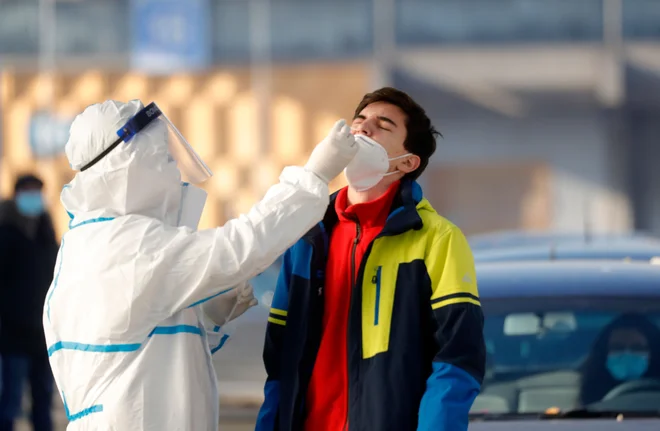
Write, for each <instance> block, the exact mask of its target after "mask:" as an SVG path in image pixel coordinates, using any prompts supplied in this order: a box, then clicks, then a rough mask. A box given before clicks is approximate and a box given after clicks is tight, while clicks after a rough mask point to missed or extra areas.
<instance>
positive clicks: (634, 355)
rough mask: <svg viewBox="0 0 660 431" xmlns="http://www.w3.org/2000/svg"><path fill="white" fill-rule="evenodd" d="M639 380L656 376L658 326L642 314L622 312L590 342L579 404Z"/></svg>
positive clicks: (659, 343) (659, 371)
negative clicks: (591, 343)
mask: <svg viewBox="0 0 660 431" xmlns="http://www.w3.org/2000/svg"><path fill="white" fill-rule="evenodd" d="M640 379H660V329H658V327H657V326H655V325H654V324H653V323H652V322H651V321H649V320H648V319H647V318H646V317H644V316H641V315H639V314H634V313H628V314H623V315H621V316H619V317H618V318H616V319H615V320H614V321H612V323H610V324H609V325H607V326H606V327H605V328H604V329H603V330H602V332H601V334H600V335H599V336H598V338H596V341H595V342H594V345H593V347H592V349H591V353H590V354H589V358H588V359H587V361H586V363H585V365H584V372H583V377H582V384H581V389H580V403H581V404H582V405H585V406H586V405H588V404H591V403H595V402H598V401H600V400H602V399H603V397H604V396H605V395H607V393H608V392H609V391H611V390H612V389H614V388H616V387H617V386H619V385H622V384H624V383H626V382H631V381H635V380H640Z"/></svg>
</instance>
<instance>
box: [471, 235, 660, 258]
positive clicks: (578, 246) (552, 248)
mask: <svg viewBox="0 0 660 431" xmlns="http://www.w3.org/2000/svg"><path fill="white" fill-rule="evenodd" d="M658 256H660V242H658V243H655V242H652V241H645V240H619V241H599V242H590V243H579V242H577V243H576V242H567V243H559V244H556V245H552V244H551V245H547V244H541V245H527V246H518V247H504V248H494V249H489V250H476V251H474V260H475V262H477V263H485V262H512V261H538V260H585V259H588V260H594V259H597V260H626V259H627V260H634V261H645V262H647V263H648V262H649V261H650V260H651V259H652V258H654V257H658Z"/></svg>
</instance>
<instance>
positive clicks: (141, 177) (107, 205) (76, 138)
mask: <svg viewBox="0 0 660 431" xmlns="http://www.w3.org/2000/svg"><path fill="white" fill-rule="evenodd" d="M143 107H144V106H143V105H142V103H141V102H140V101H139V100H132V101H130V102H128V103H122V102H117V101H114V100H108V101H106V102H103V103H100V104H95V105H92V106H89V107H88V108H87V109H85V110H84V111H83V113H82V114H80V115H78V116H77V117H76V119H75V120H74V121H73V123H72V124H71V129H70V131H69V141H68V142H67V144H66V147H65V151H66V155H67V158H68V159H69V163H70V165H71V167H72V168H73V169H80V168H81V167H83V166H85V165H86V164H87V163H89V162H90V161H91V160H93V159H94V158H95V157H97V156H98V155H99V154H101V153H102V152H103V151H104V150H105V149H107V148H108V147H109V146H110V145H111V144H112V143H113V142H115V141H116V140H117V130H119V129H120V128H121V127H122V126H123V125H124V124H126V122H127V121H128V120H130V119H131V118H132V117H133V116H134V115H135V114H137V113H138V111H140V110H141V109H142V108H143ZM181 193H182V187H181V174H180V173H179V170H178V168H177V166H176V163H175V162H174V161H173V160H172V158H171V157H170V156H169V153H168V149H167V130H166V128H165V127H164V126H160V125H158V126H154V127H150V128H148V129H145V130H144V131H142V132H140V133H138V134H137V135H135V137H133V139H131V140H130V141H129V142H128V143H123V142H122V143H121V144H120V145H119V146H118V147H117V148H115V149H113V150H112V151H111V152H110V153H108V155H107V156H105V157H104V158H103V159H101V160H100V161H99V162H98V163H96V164H95V165H94V166H92V167H91V168H89V169H87V170H85V171H84V172H78V173H77V174H76V176H75V178H74V179H73V181H71V183H69V184H67V185H66V186H65V187H64V189H63V190H62V195H61V201H62V205H64V208H65V209H66V210H67V212H68V213H69V216H70V217H71V218H72V222H71V225H72V226H75V225H79V224H80V223H84V222H88V221H89V220H94V219H103V218H114V217H120V216H124V215H143V216H147V217H152V218H156V219H159V220H161V221H163V222H165V223H167V224H171V225H175V224H176V219H177V216H178V209H179V204H180V202H181Z"/></svg>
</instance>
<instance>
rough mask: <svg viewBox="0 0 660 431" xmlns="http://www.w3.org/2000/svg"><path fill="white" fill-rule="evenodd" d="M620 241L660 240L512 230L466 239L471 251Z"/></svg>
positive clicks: (644, 236) (636, 234) (637, 234)
mask: <svg viewBox="0 0 660 431" xmlns="http://www.w3.org/2000/svg"><path fill="white" fill-rule="evenodd" d="M621 241H625V242H632V241H634V242H641V243H654V244H660V238H657V237H655V236H652V235H650V234H647V233H644V232H628V233H621V234H595V235H594V234H589V233H584V232H573V233H568V232H530V231H520V230H512V231H500V232H493V233H487V234H479V235H472V236H470V237H469V238H468V242H469V243H470V247H471V248H472V251H481V250H490V249H496V248H506V247H524V246H551V245H558V244H570V243H576V244H588V243H617V242H621Z"/></svg>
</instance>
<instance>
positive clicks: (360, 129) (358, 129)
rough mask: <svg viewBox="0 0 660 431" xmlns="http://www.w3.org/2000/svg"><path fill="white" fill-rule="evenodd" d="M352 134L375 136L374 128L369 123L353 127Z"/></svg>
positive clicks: (365, 122)
mask: <svg viewBox="0 0 660 431" xmlns="http://www.w3.org/2000/svg"><path fill="white" fill-rule="evenodd" d="M351 132H352V133H353V134H354V135H366V136H371V135H372V134H373V127H372V126H371V124H370V123H369V122H368V121H364V122H362V123H360V124H358V125H357V126H355V127H353V129H351Z"/></svg>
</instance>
